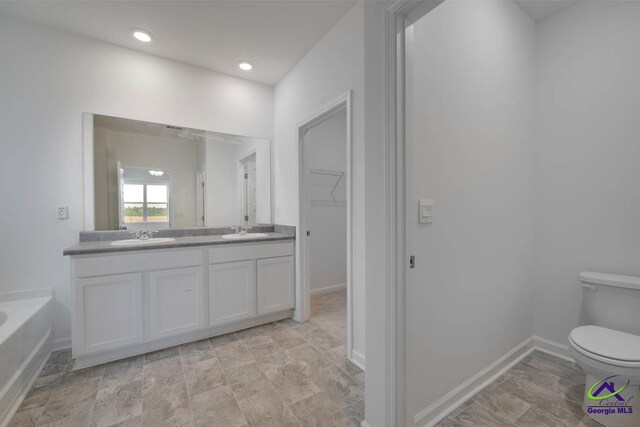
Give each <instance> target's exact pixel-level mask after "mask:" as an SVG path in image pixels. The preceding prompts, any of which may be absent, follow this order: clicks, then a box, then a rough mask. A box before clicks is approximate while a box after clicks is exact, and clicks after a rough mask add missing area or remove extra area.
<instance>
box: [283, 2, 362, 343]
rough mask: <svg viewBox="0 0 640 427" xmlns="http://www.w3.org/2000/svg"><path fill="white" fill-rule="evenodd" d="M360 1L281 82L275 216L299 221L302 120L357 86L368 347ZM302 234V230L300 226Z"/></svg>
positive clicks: (357, 325) (357, 249)
mask: <svg viewBox="0 0 640 427" xmlns="http://www.w3.org/2000/svg"><path fill="white" fill-rule="evenodd" d="M363 11H364V5H363V4H362V3H358V4H356V5H355V6H354V7H353V9H351V10H350V11H349V12H348V13H347V14H346V15H345V16H344V17H343V18H342V19H341V20H340V21H339V22H338V23H337V24H336V25H335V27H334V28H333V29H332V30H331V31H330V32H329V33H327V35H326V36H325V37H324V38H323V39H322V40H320V41H319V42H318V44H317V45H316V46H314V48H313V49H311V50H310V51H309V52H308V53H307V55H305V57H304V58H302V60H300V62H299V63H298V64H296V66H295V67H294V68H293V69H292V70H291V71H290V72H289V73H288V74H287V75H286V76H285V77H284V78H283V79H282V80H281V81H280V82H279V83H278V85H277V86H276V88H275V113H274V116H275V124H274V134H275V137H274V141H275V147H274V149H275V152H274V154H275V169H274V175H275V194H274V197H275V205H276V220H275V222H277V223H280V224H287V225H295V226H297V225H298V206H299V205H298V142H297V136H296V125H297V124H298V123H300V122H301V121H302V120H304V119H306V118H308V117H309V116H310V115H312V114H315V113H316V112H317V111H318V110H319V109H321V108H322V107H323V106H325V105H326V104H328V103H329V102H331V101H333V100H334V99H336V98H337V97H338V96H340V95H341V94H343V93H345V92H346V91H348V90H352V91H353V92H352V95H353V97H352V102H353V109H352V115H353V117H352V120H353V121H352V141H353V173H352V184H353V200H352V203H353V216H354V222H353V223H354V227H353V243H354V244H353V253H352V257H353V296H354V297H353V317H354V329H353V340H354V349H355V350H356V351H357V352H359V353H361V354H362V355H364V352H365V278H364V268H365V265H364V263H365V247H366V236H365V232H364V225H365V209H364V207H365V205H364V203H365V198H364V193H365V185H364V150H365V139H364V102H365V100H364V38H363V37H364V31H363V23H364V18H363ZM298 235H300V230H298Z"/></svg>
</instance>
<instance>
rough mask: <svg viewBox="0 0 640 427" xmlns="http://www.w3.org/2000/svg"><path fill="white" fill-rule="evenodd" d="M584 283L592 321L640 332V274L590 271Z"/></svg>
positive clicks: (626, 330)
mask: <svg viewBox="0 0 640 427" xmlns="http://www.w3.org/2000/svg"><path fill="white" fill-rule="evenodd" d="M580 285H581V286H582V289H583V302H584V307H585V311H586V314H587V319H588V320H589V322H590V323H591V324H593V325H596V326H602V327H604V328H609V329H615V330H617V331H623V332H628V333H630V334H635V335H640V277H631V276H619V275H616V274H605V273H594V272H590V271H587V272H583V273H580Z"/></svg>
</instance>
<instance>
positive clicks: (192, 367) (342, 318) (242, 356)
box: [10, 291, 364, 427]
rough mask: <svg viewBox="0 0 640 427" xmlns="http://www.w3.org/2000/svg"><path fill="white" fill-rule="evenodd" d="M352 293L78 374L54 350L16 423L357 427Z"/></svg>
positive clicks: (360, 386)
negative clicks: (350, 354)
mask: <svg viewBox="0 0 640 427" xmlns="http://www.w3.org/2000/svg"><path fill="white" fill-rule="evenodd" d="M345 343H346V292H344V291H340V292H334V293H330V294H323V295H318V296H314V297H313V298H312V319H311V321H309V322H306V323H296V322H294V321H292V320H290V319H289V320H285V321H280V322H275V323H270V324H267V325H263V326H259V327H256V328H252V329H247V330H244V331H240V332H238V333H233V334H228V335H224V336H220V337H216V338H212V339H209V340H202V341H198V342H194V343H190V344H186V345H182V346H178V347H173V348H169V349H165V350H162V351H158V352H154V353H148V354H146V355H143V356H139V357H132V358H129V359H126V360H122V361H118V362H113V363H108V364H105V365H100V366H96V367H93V368H87V369H82V370H77V371H72V370H71V369H72V363H73V362H72V361H71V359H70V352H69V351H68V350H67V351H60V352H56V353H53V354H52V355H51V358H50V359H49V360H48V361H47V363H46V365H45V367H44V369H43V371H42V373H41V374H40V377H39V378H38V379H37V380H36V383H35V384H34V386H33V388H32V389H31V391H30V392H29V394H28V395H27V397H26V399H25V400H24V402H23V403H22V406H21V407H20V409H19V411H18V412H17V413H16V415H15V416H14V417H13V419H12V421H11V423H10V426H11V427H16V426H36V425H37V426H65V427H66V426H96V427H101V426H123V427H124V426H154V427H155V426H164V425H171V426H194V425H195V426H224V427H235V426H261V427H268V426H274V427H275V426H359V425H360V421H361V420H362V419H363V418H364V372H362V371H361V370H360V369H359V368H357V367H356V366H354V365H353V364H351V363H350V362H349V361H348V360H347V359H346V347H345Z"/></svg>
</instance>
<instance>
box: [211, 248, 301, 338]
mask: <svg viewBox="0 0 640 427" xmlns="http://www.w3.org/2000/svg"><path fill="white" fill-rule="evenodd" d="M226 249H232V250H226ZM293 250H294V248H293V243H291V242H286V243H272V244H270V245H266V244H265V245H237V246H234V247H233V248H224V247H216V248H211V249H209V262H210V265H209V309H210V311H209V320H210V325H211V326H215V325H220V324H224V323H228V322H233V321H236V320H241V319H247V318H251V317H256V316H260V315H264V314H269V313H275V312H279V311H283V310H289V309H292V308H294V294H295V277H294V268H295V265H294V258H293Z"/></svg>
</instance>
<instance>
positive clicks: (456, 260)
mask: <svg viewBox="0 0 640 427" xmlns="http://www.w3.org/2000/svg"><path fill="white" fill-rule="evenodd" d="M408 47H409V50H410V53H409V55H410V57H409V59H408V64H407V79H408V82H407V97H408V99H407V105H408V108H407V114H408V120H409V122H408V125H407V137H408V140H409V141H408V151H407V158H408V168H409V171H408V182H409V183H410V186H409V188H408V189H407V195H408V197H409V200H408V206H410V210H409V213H408V220H407V221H408V223H407V228H408V234H409V236H408V238H409V245H408V248H409V253H410V254H414V255H416V259H417V266H416V268H415V270H410V273H409V280H408V288H407V343H408V347H407V358H408V360H407V372H408V373H409V374H408V385H407V386H408V402H407V410H408V414H407V415H408V421H409V422H410V423H411V424H410V425H413V418H414V416H415V415H416V414H418V413H419V412H420V411H422V410H424V409H425V408H427V407H428V406H429V405H430V404H433V403H434V402H435V401H436V400H438V399H439V398H441V397H442V396H443V395H444V394H445V393H447V392H449V391H450V390H452V389H454V388H455V387H457V386H458V385H460V384H461V383H462V382H464V381H465V380H467V379H468V378H470V377H471V376H473V375H474V374H476V373H477V372H479V371H480V370H481V369H483V368H485V367H486V366H488V365H489V364H490V363H492V362H494V361H495V360H496V359H498V358H499V357H500V356H502V355H503V354H505V353H506V352H507V351H509V350H511V349H512V348H513V347H515V346H516V345H518V344H520V343H521V342H523V341H524V340H525V339H527V338H528V337H529V336H530V335H531V334H532V330H533V309H532V304H531V303H532V300H533V283H534V282H533V256H534V243H533V225H534V175H533V167H534V153H535V150H534V144H533V142H534V141H533V129H534V128H533V124H534V123H533V100H534V86H535V24H534V22H533V21H532V20H531V18H529V17H528V16H527V15H525V14H524V12H523V11H522V10H521V9H520V8H519V7H518V6H517V5H516V4H515V3H513V2H490V1H487V2H484V1H483V2H477V1H456V0H448V1H445V2H444V3H443V4H442V5H440V6H438V7H437V8H435V9H434V10H433V11H432V12H430V13H428V14H427V15H425V16H424V17H423V18H421V19H420V20H418V21H417V22H416V23H415V24H414V25H413V39H409V40H408ZM419 198H426V199H434V200H435V219H434V222H433V224H418V221H417V205H418V202H417V199H419ZM416 425H422V423H421V422H419V421H418V422H417V424H416Z"/></svg>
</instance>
